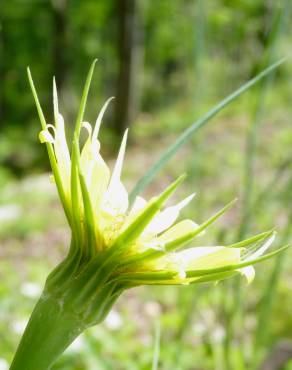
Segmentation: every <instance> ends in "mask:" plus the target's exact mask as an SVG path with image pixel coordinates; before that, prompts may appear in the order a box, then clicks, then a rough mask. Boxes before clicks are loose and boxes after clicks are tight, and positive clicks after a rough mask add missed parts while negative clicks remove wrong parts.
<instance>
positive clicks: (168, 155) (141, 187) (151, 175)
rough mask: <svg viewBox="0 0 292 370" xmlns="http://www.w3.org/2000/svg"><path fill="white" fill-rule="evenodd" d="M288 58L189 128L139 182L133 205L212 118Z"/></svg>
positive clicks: (131, 199) (229, 97)
mask: <svg viewBox="0 0 292 370" xmlns="http://www.w3.org/2000/svg"><path fill="white" fill-rule="evenodd" d="M286 59H287V58H282V59H280V60H279V61H277V62H275V63H274V64H272V65H270V66H269V67H268V68H266V69H264V70H263V71H262V72H260V73H259V74H258V75H257V76H255V77H254V78H252V79H251V80H249V81H248V82H246V83H245V84H244V85H242V86H241V87H240V88H239V89H237V90H235V91H234V92H233V93H232V94H230V95H229V96H227V97H226V98H224V99H223V100H221V101H220V102H219V103H218V104H217V105H215V106H214V107H213V108H212V109H211V110H209V111H208V112H207V113H206V114H205V115H204V116H202V117H201V118H199V119H198V120H197V121H196V122H194V123H193V124H192V125H191V126H189V127H188V128H187V129H186V130H185V131H184V132H183V133H182V134H181V135H180V136H179V137H178V139H177V140H176V141H175V142H174V143H173V144H172V145H170V146H169V147H168V148H167V149H166V151H165V152H164V153H163V154H162V156H161V157H160V158H159V159H158V161H157V162H156V163H155V164H154V165H153V166H152V167H151V168H150V169H149V170H148V172H147V173H146V174H145V175H144V176H143V177H142V178H141V179H140V180H139V181H138V183H137V184H136V185H135V187H134V189H133V190H132V192H131V194H130V202H131V203H132V202H133V200H134V199H135V197H136V196H137V195H138V194H140V193H141V191H142V190H144V189H145V188H146V187H147V186H148V185H149V184H150V183H151V181H152V180H153V179H154V177H155V176H156V174H157V173H158V172H159V171H160V170H161V169H162V168H163V167H164V165H165V164H166V163H167V162H168V161H169V160H170V158H171V157H172V156H173V155H174V154H175V153H176V152H177V151H178V150H179V149H180V147H181V146H182V145H183V144H185V143H186V142H187V141H188V140H189V139H190V138H191V137H192V135H193V134H194V133H195V132H196V131H197V130H198V129H199V128H201V127H202V126H204V125H205V124H206V123H207V122H208V121H209V120H210V119H211V118H213V117H214V116H215V115H216V114H217V113H219V112H220V111H221V110H222V109H223V108H225V107H226V106H227V105H228V104H230V103H231V102H232V101H234V100H235V99H236V98H238V97H239V96H240V95H241V94H243V93H244V92H245V91H247V90H248V89H250V88H251V87H252V86H253V85H255V84H256V83H257V82H259V81H260V80H261V79H263V78H264V77H266V76H268V75H269V74H270V73H271V72H273V71H274V70H275V69H276V68H278V67H279V66H280V65H281V64H282V63H283V62H284V61H286Z"/></svg>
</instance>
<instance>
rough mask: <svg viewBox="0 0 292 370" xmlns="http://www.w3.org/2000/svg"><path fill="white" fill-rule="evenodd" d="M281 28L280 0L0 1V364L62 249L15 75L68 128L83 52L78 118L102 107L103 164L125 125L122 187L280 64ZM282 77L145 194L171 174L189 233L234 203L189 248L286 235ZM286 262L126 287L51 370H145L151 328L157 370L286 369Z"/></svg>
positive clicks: (217, 126)
mask: <svg viewBox="0 0 292 370" xmlns="http://www.w3.org/2000/svg"><path fill="white" fill-rule="evenodd" d="M121 4H123V5H121ZM291 24H292V23H291V4H290V1H289V0H286V1H285V0H283V1H281V0H279V1H264V0H253V1H252V0H236V1H235V0H233V1H229V0H208V1H203V0H177V1H166V0H155V1H149V0H148V1H147V0H136V1H135V0H125V1H123V2H119V1H114V0H106V1H105V0H103V1H95V0H85V1H79V0H71V1H69V0H51V1H49V0H9V1H5V0H2V1H1V6H0V53H1V55H0V130H1V131H0V188H1V192H0V241H1V246H0V281H1V283H0V369H6V368H7V362H9V361H10V359H11V357H12V355H13V351H14V349H15V346H16V343H17V341H18V340H19V336H20V334H21V332H22V330H23V326H24V324H25V322H26V320H27V318H28V315H29V312H30V310H31V309H32V307H33V305H34V302H35V301H36V299H37V296H38V294H39V291H40V288H41V285H42V284H43V282H44V277H45V276H46V274H47V272H48V271H49V270H50V269H51V268H52V267H53V266H54V265H55V264H56V262H57V261H58V260H59V259H60V258H61V256H62V255H63V254H64V253H65V250H66V246H67V244H68V230H67V228H66V224H65V220H64V217H63V215H62V212H61V210H60V207H59V203H58V201H57V198H56V193H55V190H54V185H52V184H50V182H49V176H48V175H45V176H40V174H41V173H44V172H45V171H47V170H48V161H47V158H46V153H45V151H44V148H43V147H42V146H41V145H39V143H38V139H37V134H38V131H39V123H38V119H37V115H36V111H35V107H34V102H33V99H32V96H31V92H30V90H29V87H28V82H27V78H26V72H25V68H26V66H27V65H29V66H30V67H31V70H32V73H33V76H34V79H35V82H36V85H37V87H38V91H39V94H40V98H41V101H42V104H43V106H44V108H45V112H46V114H47V117H48V118H50V119H52V103H51V100H52V97H51V91H52V89H51V86H52V76H53V75H55V76H56V79H57V83H58V87H59V90H60V95H61V106H62V111H63V113H64V115H65V117H66V121H67V124H68V125H69V126H71V127H72V125H73V123H74V114H76V111H77V107H78V101H79V97H80V95H81V89H82V84H83V81H84V78H85V75H86V73H87V69H88V67H89V64H90V63H91V61H92V60H93V58H95V57H98V59H99V62H98V66H97V68H96V73H95V77H94V81H93V87H92V91H91V94H90V97H89V104H88V108H87V114H86V119H87V120H89V121H90V122H92V121H93V120H95V118H96V114H97V112H98V110H99V108H100V107H101V105H102V103H103V102H104V101H105V100H106V99H107V98H108V97H109V96H111V95H115V96H116V99H115V102H114V103H113V104H112V106H111V107H110V109H109V111H108V112H107V114H106V117H105V122H104V125H103V130H102V142H103V153H104V155H105V157H107V158H108V159H111V158H112V157H113V158H114V157H115V154H116V148H117V145H118V142H119V140H120V133H121V132H122V131H123V129H124V128H125V127H126V126H128V125H130V128H131V130H130V132H131V143H130V145H129V148H128V152H127V157H126V168H125V171H124V178H125V181H126V182H127V184H128V185H129V188H131V187H132V186H133V185H134V184H135V181H137V179H138V178H139V177H140V176H141V175H143V174H144V173H145V171H146V170H147V169H148V168H149V166H150V165H151V164H152V163H154V161H155V159H156V158H157V157H158V156H159V155H160V153H161V152H162V150H163V148H166V147H167V145H169V144H170V143H171V142H172V141H173V140H174V139H175V137H176V136H177V135H178V134H179V133H180V132H181V131H182V130H183V129H185V128H186V127H188V125H189V124H190V123H192V122H194V121H195V120H196V119H197V118H198V117H199V116H200V115H201V114H203V113H204V112H206V110H208V109H209V108H210V107H211V106H212V105H213V104H215V103H216V102H217V101H219V100H220V99H222V98H223V97H224V96H225V95H227V94H229V93H230V92H231V91H232V90H234V89H236V88H237V87H238V86H240V85H241V84H242V83H243V82H245V81H246V80H248V79H249V78H251V77H252V76H254V75H255V74H256V73H257V72H259V71H260V70H261V69H263V68H264V67H265V66H267V65H268V64H270V63H271V62H272V61H274V60H276V59H278V58H280V57H282V56H285V55H287V54H289V52H290V50H291V36H292V33H291V32H292V29H291ZM126 26H127V27H126ZM291 76H292V67H291V62H290V61H289V60H288V62H286V63H285V64H284V65H283V66H282V67H281V68H280V69H279V70H277V72H276V73H273V74H272V75H271V76H270V77H269V78H267V79H266V80H265V81H263V82H262V83H260V84H258V85H257V86H256V87H255V88H253V89H252V90H251V91H249V92H248V93H247V94H246V95H245V96H243V97H241V98H240V100H238V101H237V102H235V103H233V104H232V105H231V106H229V107H228V108H227V109H225V110H224V112H223V113H221V114H220V116H219V117H218V118H215V119H213V120H212V121H211V122H210V123H209V124H208V126H206V127H205V128H204V129H203V130H202V131H199V132H198V133H197V134H196V135H195V136H194V138H193V139H192V140H191V142H190V143H189V144H188V145H186V146H185V147H184V148H182V149H181V150H180V151H179V152H178V153H177V155H176V157H175V158H174V159H173V160H172V161H171V162H170V163H169V165H168V166H167V168H166V169H165V170H164V171H163V172H162V174H161V176H160V177H158V178H157V180H156V181H155V183H154V184H153V185H152V186H151V187H150V188H149V189H148V190H147V192H146V193H147V194H148V195H150V194H154V193H156V192H157V191H158V190H161V189H163V188H164V187H165V184H166V183H168V182H169V181H170V180H171V179H172V178H173V177H174V176H176V175H178V174H180V173H182V172H187V173H188V179H187V181H186V184H185V187H184V188H183V189H182V190H181V191H180V194H178V198H179V197H180V196H183V195H184V194H186V193H188V192H190V191H194V189H195V191H196V192H197V194H198V195H197V197H196V199H195V201H194V202H193V204H192V205H191V206H189V208H188V210H187V211H186V212H185V215H186V216H191V217H192V218H194V219H195V220H196V221H197V222H202V221H203V220H204V219H206V218H207V217H208V216H209V215H210V214H211V213H212V212H213V211H214V210H215V209H218V208H219V207H220V206H222V205H223V204H224V203H226V202H227V201H229V200H231V199H232V198H234V197H235V196H239V202H238V206H237V207H235V209H233V210H232V211H231V212H230V213H229V214H228V215H227V216H225V217H224V219H222V220H221V221H220V223H218V224H216V225H215V226H213V227H212V231H210V232H209V233H208V234H207V235H206V236H204V239H206V240H199V239H198V242H197V243H198V244H200V243H201V242H203V241H204V242H205V241H206V242H210V243H223V242H225V241H231V240H235V239H237V238H238V237H239V236H247V235H250V234H251V233H252V232H260V231H263V230H266V229H269V228H271V227H273V226H276V227H277V229H278V231H279V237H278V240H279V243H281V242H284V241H285V242H287V241H289V240H290V236H291V235H290V234H291V228H292V226H291V220H292V212H291V191H292V177H291V156H292V152H291V144H292V131H291V113H292V112H291V110H292V109H291V103H290V101H291V97H292V84H291ZM290 261H291V252H289V251H288V252H287V253H286V254H285V255H284V257H281V258H278V259H277V260H274V261H270V262H266V263H264V264H263V265H262V266H258V268H257V277H256V280H255V282H254V283H253V284H252V285H251V286H245V285H243V286H242V284H240V283H239V282H237V281H230V282H229V281H227V282H226V283H224V284H223V283H220V284H219V285H218V286H212V285H210V284H209V285H204V286H201V287H199V288H193V287H184V288H179V289H176V288H173V287H170V288H163V289H161V288H143V289H137V290H135V291H130V292H129V293H128V294H127V295H126V296H124V297H122V299H121V300H120V301H119V302H118V304H117V306H116V308H115V310H114V311H113V313H112V314H111V315H110V316H109V318H108V319H107V321H106V322H105V324H103V325H101V326H100V327H98V328H95V329H93V330H90V331H89V332H88V333H86V335H84V336H83V337H81V339H80V341H78V342H76V343H74V345H73V346H72V347H71V348H70V349H69V350H68V352H67V353H66V355H65V356H64V357H63V358H62V360H61V361H60V362H59V363H58V364H57V365H56V366H55V369H62V370H65V369H74V370H77V369H84V370H85V369H101V370H103V369H121V370H122V369H150V368H151V366H152V365H151V364H152V361H153V354H154V352H155V351H154V343H155V332H156V335H157V333H158V331H159V330H158V329H157V328H160V332H161V335H160V341H159V343H160V345H158V346H157V345H156V352H159V361H158V368H159V369H167V370H169V369H180V370H196V369H253V368H262V369H279V368H280V367H276V366H274V362H276V361H277V360H278V359H280V362H282V365H281V366H282V368H283V369H286V370H287V369H290V368H292V365H291V364H290V365H289V357H292V349H291V348H292V345H291V340H292V338H291V329H292V314H291V308H290V307H291V304H292V296H291V284H292V274H291V263H290ZM156 339H157V338H156ZM156 342H158V341H157V340H156ZM141 347H142V348H143V350H142V351H141ZM283 353H284V354H287V353H288V355H287V357H288V359H287V358H285V355H283ZM153 363H154V364H155V361H154V362H153ZM1 366H2V367H1ZM154 366H155V365H154ZM154 366H153V368H155V367H154ZM265 366H268V367H265ZM269 366H270V367H269ZM273 366H274V367H273Z"/></svg>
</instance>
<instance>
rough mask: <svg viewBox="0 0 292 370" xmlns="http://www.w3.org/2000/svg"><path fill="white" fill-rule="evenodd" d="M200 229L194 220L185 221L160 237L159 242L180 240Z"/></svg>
mask: <svg viewBox="0 0 292 370" xmlns="http://www.w3.org/2000/svg"><path fill="white" fill-rule="evenodd" d="M198 227H199V225H198V224H196V223H195V222H193V221H192V220H183V221H180V222H178V223H177V224H175V225H174V226H172V227H171V228H170V229H168V230H167V231H165V232H164V233H163V234H161V235H160V236H159V237H158V240H159V241H162V242H169V241H171V240H174V239H178V238H180V237H182V236H183V235H186V234H189V233H191V232H193V231H194V230H196V229H197V228H198Z"/></svg>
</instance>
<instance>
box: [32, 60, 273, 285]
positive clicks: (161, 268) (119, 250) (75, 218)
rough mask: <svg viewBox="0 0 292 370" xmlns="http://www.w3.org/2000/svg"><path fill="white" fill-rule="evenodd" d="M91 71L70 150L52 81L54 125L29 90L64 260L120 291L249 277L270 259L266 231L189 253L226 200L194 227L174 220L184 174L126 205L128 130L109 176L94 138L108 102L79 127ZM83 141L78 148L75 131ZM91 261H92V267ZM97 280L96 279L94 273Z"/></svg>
mask: <svg viewBox="0 0 292 370" xmlns="http://www.w3.org/2000/svg"><path fill="white" fill-rule="evenodd" d="M92 72H93V66H92V68H91V70H90V72H89V76H88V78H87V82H86V85H85V89H84V94H83V97H82V101H81V106H80V110H79V114H78V117H77V122H76V127H75V131H74V136H73V143H72V148H71V150H69V148H68V145H67V139H66V134H65V124H64V119H63V117H62V115H61V114H60V112H59V107H58V97H57V88H56V85H55V82H54V88H53V101H54V120H55V122H54V125H51V124H47V123H46V121H45V119H44V116H43V113H42V110H41V107H40V105H39V101H38V99H37V95H36V92H35V89H34V85H33V82H32V79H31V76H30V75H29V77H30V82H31V86H32V90H33V93H34V96H35V99H36V104H37V108H38V111H39V115H40V119H41V123H42V131H41V132H40V140H41V142H42V143H46V145H47V148H48V153H49V157H50V161H51V165H52V170H53V174H54V177H55V181H56V185H57V188H58V191H59V195H60V199H61V201H62V204H63V207H64V210H65V213H66V216H67V219H68V222H69V225H70V227H71V229H72V244H71V249H70V252H69V256H76V255H77V256H78V259H77V260H78V264H79V266H84V264H92V266H95V267H96V269H99V270H100V271H103V273H102V278H104V277H105V276H106V279H107V281H108V280H110V279H111V281H115V282H116V283H118V284H120V285H122V286H123V287H131V286H135V285H141V284H190V283H199V282H205V281H217V280H221V279H224V278H227V277H230V276H232V275H234V274H237V273H240V274H242V275H244V276H246V278H247V280H248V281H251V280H252V279H253V277H254V269H253V267H252V264H254V263H257V262H259V261H261V260H263V259H266V258H268V257H270V256H272V255H273V254H274V253H275V252H272V253H269V254H266V255H263V253H264V252H265V251H266V250H267V249H268V248H269V247H270V245H271V244H272V242H273V240H274V238H275V233H274V232H273V231H268V232H265V233H261V234H259V235H256V236H254V237H251V238H249V239H246V240H244V241H241V242H239V243H236V244H233V245H228V246H211V247H189V248H187V249H183V250H182V247H184V248H185V247H186V246H188V245H189V244H190V243H191V242H192V241H193V240H194V239H195V238H196V237H197V236H198V235H200V234H201V233H202V232H203V231H204V230H205V229H206V228H207V227H208V226H209V225H210V224H211V223H213V222H214V221H215V220H216V219H217V218H218V217H220V216H221V215H222V214H224V213H225V212H226V211H227V210H228V209H229V208H230V206H231V205H232V204H233V202H231V203H230V204H228V205H227V206H226V207H224V208H223V209H222V210H220V211H219V212H218V213H216V214H215V215H213V216H212V217H211V218H210V219H209V220H207V221H206V222H204V223H202V224H201V225H198V224H197V223H195V222H194V221H192V220H189V219H185V220H180V221H178V218H179V215H180V212H181V210H182V209H183V208H184V207H186V206H187V205H189V203H190V202H191V201H192V200H193V198H194V196H195V194H191V195H189V196H187V197H186V198H185V199H183V200H182V201H180V202H178V203H177V204H175V205H173V206H170V207H167V208H164V205H165V202H166V201H167V199H168V198H169V197H170V196H171V195H172V194H173V192H174V191H175V190H176V189H177V187H178V186H179V185H180V184H181V182H182V180H183V179H184V176H181V177H179V178H178V179H177V180H176V181H174V182H173V183H172V184H171V185H170V186H169V187H168V188H167V189H166V190H165V191H164V192H162V193H161V194H160V195H158V196H156V197H153V198H152V199H150V200H149V201H146V200H145V199H144V198H142V197H141V196H137V197H136V199H135V201H134V203H133V204H132V205H130V204H129V197H128V192H127V189H126V187H125V186H124V184H123V182H122V169H123V163H124V158H125V150H126V143H127V136H128V131H126V132H125V134H124V136H123V138H122V141H121V145H120V150H119V153H118V156H117V160H116V163H115V165H114V168H113V170H112V171H110V169H109V167H108V165H107V164H106V162H105V161H104V159H103V158H102V155H101V145H100V142H99V140H98V133H99V130H100V125H101V122H102V118H103V115H104V113H105V110H106V108H107V106H108V104H109V103H110V100H111V99H109V100H108V101H107V102H106V103H105V104H104V106H103V107H102V109H101V111H100V113H99V115H98V117H97V120H96V123H95V125H94V127H92V126H91V125H90V124H89V123H88V122H84V121H83V114H84V109H85V103H86V98H87V94H88V89H89V84H90V80H91V76H92ZM81 130H84V131H85V132H86V135H87V138H86V140H85V143H84V145H83V146H82V147H80V141H79V137H80V132H81ZM92 261H95V262H94V263H95V265H94V264H93V262H92ZM100 276H101V275H100Z"/></svg>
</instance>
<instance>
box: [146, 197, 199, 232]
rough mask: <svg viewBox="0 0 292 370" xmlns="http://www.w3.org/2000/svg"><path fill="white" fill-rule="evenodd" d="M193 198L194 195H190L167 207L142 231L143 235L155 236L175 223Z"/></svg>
mask: <svg viewBox="0 0 292 370" xmlns="http://www.w3.org/2000/svg"><path fill="white" fill-rule="evenodd" d="M194 196H195V194H191V195H190V196H188V197H187V198H186V199H184V200H182V201H181V202H179V203H178V204H176V205H175V206H171V207H168V208H166V209H165V210H163V211H162V212H160V213H158V214H157V215H156V216H155V217H154V218H153V220H152V221H151V222H150V224H149V225H148V226H147V228H146V229H145V230H144V234H153V235H157V234H160V233H161V232H163V231H164V230H166V229H168V228H169V227H170V226H171V225H172V224H173V223H174V222H175V221H176V219H177V218H178V216H179V213H180V211H181V210H182V208H183V207H185V206H186V205H187V204H189V202H190V201H191V200H192V199H193V198H194Z"/></svg>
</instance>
